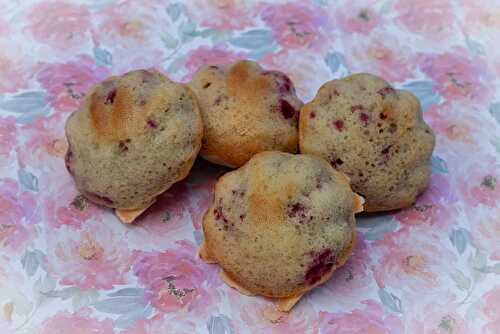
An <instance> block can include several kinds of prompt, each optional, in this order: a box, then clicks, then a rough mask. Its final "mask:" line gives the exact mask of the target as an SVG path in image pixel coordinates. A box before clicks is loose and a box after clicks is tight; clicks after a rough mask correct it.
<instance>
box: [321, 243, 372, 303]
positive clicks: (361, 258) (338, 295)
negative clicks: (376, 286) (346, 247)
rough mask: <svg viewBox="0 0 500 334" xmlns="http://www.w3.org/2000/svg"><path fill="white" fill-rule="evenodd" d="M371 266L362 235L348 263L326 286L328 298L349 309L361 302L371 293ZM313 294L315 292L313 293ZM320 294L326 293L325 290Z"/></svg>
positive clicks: (336, 272) (334, 274)
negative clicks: (361, 298)
mask: <svg viewBox="0 0 500 334" xmlns="http://www.w3.org/2000/svg"><path fill="white" fill-rule="evenodd" d="M368 266H369V252H368V248H367V245H366V243H365V241H364V239H363V236H362V235H361V234H359V233H358V234H357V235H356V245H355V247H354V251H353V253H352V254H351V256H350V257H349V259H348V260H347V262H346V263H345V264H344V265H343V266H342V267H340V268H339V269H337V270H336V271H335V272H334V273H333V276H332V278H331V279H330V280H329V281H328V282H327V283H326V284H325V285H324V288H326V289H327V290H329V292H330V293H328V295H329V297H328V298H333V299H335V300H336V304H337V305H345V306H346V307H349V306H351V305H353V304H354V303H356V302H358V301H359V298H360V296H363V295H365V294H366V293H369V292H370V291H371V289H372V286H371V284H370V282H371V281H372V277H371V273H370V269H369V268H368ZM312 293H313V294H314V293H315V291H313V292H312ZM318 293H325V292H324V291H323V289H322V290H321V291H318Z"/></svg>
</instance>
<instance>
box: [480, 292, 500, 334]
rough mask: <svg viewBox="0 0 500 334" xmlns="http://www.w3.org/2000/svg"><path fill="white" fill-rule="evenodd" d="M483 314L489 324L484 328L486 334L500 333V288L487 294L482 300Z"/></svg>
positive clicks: (483, 331)
mask: <svg viewBox="0 0 500 334" xmlns="http://www.w3.org/2000/svg"><path fill="white" fill-rule="evenodd" d="M481 299H482V300H483V303H482V310H481V311H482V312H483V314H484V315H485V317H486V319H487V323H486V324H485V325H484V326H483V328H482V333H484V334H497V333H499V331H500V286H498V285H497V286H496V287H495V288H493V289H492V290H490V291H488V292H487V293H485V294H484V295H483V296H482V298H481Z"/></svg>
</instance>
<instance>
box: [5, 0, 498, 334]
mask: <svg viewBox="0 0 500 334" xmlns="http://www.w3.org/2000/svg"><path fill="white" fill-rule="evenodd" d="M499 45H500V2H498V1H497V0H491V1H485V0H482V1H473V0H463V1H457V0H416V1H415V0H380V1H369V0H341V1H337V0H335V1H334V0H330V1H328V0H316V1H311V2H306V1H294V2H284V1H272V2H271V1H269V2H255V1H237V0H235V1H231V0H193V1H189V2H188V1H185V2H181V1H171V2H169V1H160V0H144V1H132V0H129V1H113V0H82V1H76V0H74V1H69V0H66V1H62V0H61V1H32V0H22V1H21V0H0V50H1V51H0V78H1V80H0V333H2V334H4V333H43V334H49V333H50V334H53V333H74V334H77V333H105V334H108V333H126V334H136V333H211V334H215V333H216V334H222V333H225V334H228V333H287V334H292V333H365V334H370V333H454V334H459V333H500V80H499V77H500V47H499ZM240 58H250V59H254V60H257V61H259V62H260V63H261V64H262V65H263V66H265V67H267V68H270V69H278V70H283V71H285V72H287V73H288V74H289V75H290V77H291V78H292V80H293V81H294V82H295V84H296V86H297V90H298V93H299V95H300V97H301V98H303V99H304V100H305V101H308V100H310V99H311V98H312V97H313V96H314V94H315V92H316V90H317V89H318V88H319V86H320V85H321V84H322V83H324V82H325V81H327V80H330V79H333V78H339V77H342V76H345V75H347V74H349V73H353V72H359V71H368V72H372V73H375V74H378V75H381V76H383V77H385V78H386V79H388V80H390V81H392V82H393V83H394V84H395V85H396V86H397V87H399V88H405V89H408V90H410V91H412V92H413V93H415V94H416V95H417V96H418V97H419V98H420V100H421V102H422V105H423V108H424V110H425V112H424V117H425V119H426V121H427V122H428V123H429V124H430V125H431V127H432V128H433V129H434V131H435V132H436V135H437V146H436V149H435V152H434V155H433V157H432V168H433V175H432V181H431V184H430V187H429V189H428V190H427V191H426V192H425V194H424V195H422V196H421V197H420V198H419V199H418V201H417V203H416V204H415V205H414V206H413V207H411V208H408V209H406V210H402V211H398V212H393V213H388V214H382V215H365V216H360V217H359V219H358V226H357V236H358V243H357V246H356V248H355V252H354V255H353V256H352V257H351V258H350V260H349V261H348V263H347V264H346V265H345V266H344V267H343V268H342V269H340V270H338V271H337V272H336V273H335V274H334V276H333V278H332V279H331V280H330V281H329V282H328V283H327V284H325V285H323V286H322V287H320V288H317V289H315V290H314V291H312V292H311V293H309V294H308V295H307V296H306V297H305V298H304V299H303V300H302V301H301V302H300V303H299V304H298V305H297V307H295V308H294V309H293V311H292V312H291V313H290V314H281V313H278V312H276V311H275V310H274V308H273V305H272V304H271V303H270V302H269V301H267V300H265V299H263V298H257V297H246V296H243V295H241V294H239V293H238V292H236V291H235V290H232V289H230V288H228V287H227V286H225V285H224V284H223V283H222V282H221V280H220V279H219V277H218V273H217V267H216V266H211V265H208V264H205V263H203V262H202V261H200V259H199V258H198V257H197V249H198V245H199V244H200V241H201V239H202V232H201V229H200V225H201V217H202V214H203V212H204V210H205V209H206V208H207V206H208V205H209V202H210V201H211V196H212V192H211V189H212V186H213V184H214V182H215V180H216V178H217V177H218V176H219V175H221V174H222V173H223V172H224V171H225V170H224V169H223V168H220V167H217V166H213V165H210V164H208V163H206V162H203V161H198V162H197V163H196V165H195V167H194V169H193V171H192V173H191V174H190V176H189V178H188V179H186V180H185V181H183V182H180V183H178V184H176V185H175V186H174V187H173V188H172V189H171V190H169V191H168V192H167V193H165V194H164V195H163V196H161V198H160V200H159V201H158V202H157V203H156V204H155V205H154V207H152V208H151V209H150V210H149V212H148V213H147V215H145V216H144V218H142V219H141V220H140V222H138V224H136V225H132V226H126V225H123V224H121V223H119V222H118V220H117V218H116V217H115V216H114V215H113V214H112V212H111V211H110V210H107V209H103V208H100V207H97V206H95V205H93V204H92V203H89V202H87V201H85V200H84V199H83V198H82V197H80V196H78V193H77V191H76V190H75V188H74V186H73V183H72V180H71V178H70V176H69V175H68V173H67V172H66V170H65V168H64V162H63V155H64V152H65V149H66V145H67V144H66V141H65V138H64V130H63V129H64V123H65V120H66V118H67V117H68V115H69V114H70V113H71V112H72V111H73V110H74V109H75V108H77V106H78V105H79V103H80V100H81V99H82V97H83V96H84V93H85V91H86V89H87V88H89V87H90V86H91V85H92V84H93V83H95V82H97V81H99V80H102V79H104V78H105V77H106V76H108V75H111V74H120V73H123V72H125V71H128V70H132V69H135V68H149V67H155V68H158V69H160V70H161V71H163V72H165V73H166V74H168V76H170V77H171V78H173V79H175V80H179V81H186V80H189V79H190V77H191V76H192V75H193V73H194V72H195V71H196V70H197V68H198V67H199V66H201V65H202V64H205V63H228V62H232V61H234V60H236V59H240Z"/></svg>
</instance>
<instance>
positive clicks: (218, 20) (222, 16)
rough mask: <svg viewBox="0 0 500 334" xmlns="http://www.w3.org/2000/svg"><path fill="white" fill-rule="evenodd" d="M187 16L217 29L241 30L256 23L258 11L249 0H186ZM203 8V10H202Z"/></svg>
mask: <svg viewBox="0 0 500 334" xmlns="http://www.w3.org/2000/svg"><path fill="white" fill-rule="evenodd" d="M185 5H186V7H187V9H188V11H187V16H189V17H190V18H191V19H192V20H193V21H194V22H199V24H200V25H201V26H203V27H208V28H214V29H217V30H239V29H244V28H245V27H248V26H251V25H253V24H254V23H255V20H256V17H257V16H256V15H255V14H256V13H255V12H254V6H250V2H249V1H243V0H195V1H186V2H185ZM200 8H203V10H200Z"/></svg>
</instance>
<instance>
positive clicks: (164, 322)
mask: <svg viewBox="0 0 500 334" xmlns="http://www.w3.org/2000/svg"><path fill="white" fill-rule="evenodd" d="M167 331H168V332H167ZM165 333H168V334H193V333H197V329H196V324H195V322H194V319H189V318H187V317H186V318H180V319H179V315H178V314H172V315H171V314H157V315H155V316H154V317H152V318H151V319H139V320H137V321H135V322H134V324H133V325H132V326H130V327H129V328H127V330H125V331H124V332H122V334H165Z"/></svg>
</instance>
